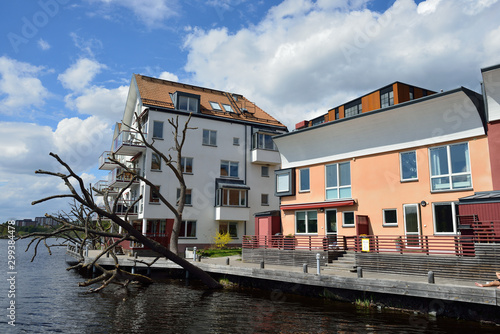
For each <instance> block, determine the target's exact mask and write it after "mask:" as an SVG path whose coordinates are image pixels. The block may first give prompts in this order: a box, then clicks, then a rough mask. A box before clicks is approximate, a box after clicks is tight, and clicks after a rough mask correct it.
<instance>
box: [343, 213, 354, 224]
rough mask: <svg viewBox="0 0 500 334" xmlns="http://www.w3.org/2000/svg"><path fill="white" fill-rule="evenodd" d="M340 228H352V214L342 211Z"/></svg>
mask: <svg viewBox="0 0 500 334" xmlns="http://www.w3.org/2000/svg"><path fill="white" fill-rule="evenodd" d="M342 226H343V227H354V226H355V224H354V212H352V211H344V212H342Z"/></svg>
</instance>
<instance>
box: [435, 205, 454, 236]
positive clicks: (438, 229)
mask: <svg viewBox="0 0 500 334" xmlns="http://www.w3.org/2000/svg"><path fill="white" fill-rule="evenodd" d="M432 210H433V215H434V232H435V233H436V234H445V233H457V219H456V217H457V214H458V205H456V204H455V203H434V204H432Z"/></svg>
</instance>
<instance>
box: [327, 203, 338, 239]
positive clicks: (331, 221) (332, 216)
mask: <svg viewBox="0 0 500 334" xmlns="http://www.w3.org/2000/svg"><path fill="white" fill-rule="evenodd" d="M325 220H326V221H325V223H326V226H325V232H326V238H327V240H328V249H336V248H337V247H338V245H337V210H326V211H325Z"/></svg>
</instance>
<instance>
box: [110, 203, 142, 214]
mask: <svg viewBox="0 0 500 334" xmlns="http://www.w3.org/2000/svg"><path fill="white" fill-rule="evenodd" d="M134 202H135V200H122V199H120V200H118V203H117V205H116V214H117V215H118V216H125V215H128V216H137V209H138V207H139V206H138V203H135V204H134Z"/></svg>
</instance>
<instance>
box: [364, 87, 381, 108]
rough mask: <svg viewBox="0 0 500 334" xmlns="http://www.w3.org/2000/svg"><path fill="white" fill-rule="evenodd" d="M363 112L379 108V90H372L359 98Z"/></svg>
mask: <svg viewBox="0 0 500 334" xmlns="http://www.w3.org/2000/svg"><path fill="white" fill-rule="evenodd" d="M361 105H362V106H363V112H364V113H365V112H368V111H372V110H377V109H380V91H376V92H373V93H371V94H368V95H366V96H363V97H362V98H361Z"/></svg>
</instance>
